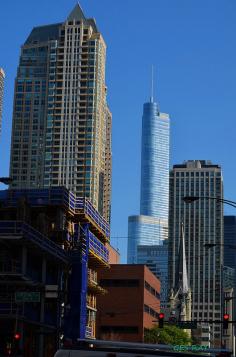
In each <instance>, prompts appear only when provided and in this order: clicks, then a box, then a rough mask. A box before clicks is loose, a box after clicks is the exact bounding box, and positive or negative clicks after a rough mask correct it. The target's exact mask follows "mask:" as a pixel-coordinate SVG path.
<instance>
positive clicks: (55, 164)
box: [10, 4, 111, 221]
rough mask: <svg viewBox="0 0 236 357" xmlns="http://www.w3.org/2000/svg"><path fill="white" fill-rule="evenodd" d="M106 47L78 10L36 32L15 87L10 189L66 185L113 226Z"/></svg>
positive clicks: (26, 47)
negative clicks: (86, 199) (90, 204)
mask: <svg viewBox="0 0 236 357" xmlns="http://www.w3.org/2000/svg"><path fill="white" fill-rule="evenodd" d="M105 59H106V44H105V42H104V40H103V37H102V35H101V33H100V32H99V30H98V28H97V26H96V23H95V21H94V20H93V19H89V18H86V17H85V15H84V14H83V12H82V10H81V8H80V6H79V5H78V4H77V5H76V6H75V8H74V9H73V11H72V12H71V14H70V15H69V16H68V18H67V19H66V21H65V22H64V23H57V24H53V25H48V26H41V27H35V28H34V29H33V30H32V31H31V33H30V35H29V36H28V38H27V40H26V41H25V43H24V45H23V46H22V48H21V55H20V62H19V66H18V70H17V76H16V80H15V96H14V110H13V127H12V144H11V163H10V176H11V177H12V178H13V183H12V188H37V187H38V188H42V187H53V186H65V187H66V188H68V189H70V190H71V191H73V192H74V193H75V194H76V195H78V196H79V197H86V198H88V199H89V200H90V202H91V203H92V204H93V205H94V207H95V208H96V209H97V210H98V211H99V212H100V213H101V214H102V215H103V216H104V217H105V218H106V220H107V221H109V220H110V194H111V113H110V111H109V109H108V106H107V101H106V93H107V89H106V85H105Z"/></svg>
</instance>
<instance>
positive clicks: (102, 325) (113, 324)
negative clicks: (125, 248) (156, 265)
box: [97, 264, 160, 342]
mask: <svg viewBox="0 0 236 357" xmlns="http://www.w3.org/2000/svg"><path fill="white" fill-rule="evenodd" d="M98 282H99V285H100V286H102V287H103V288H104V289H105V290H106V291H107V293H106V294H105V295H100V296H99V297H98V311H99V312H98V321H97V336H98V338H100V339H105V340H113V341H128V342H144V330H145V328H151V327H153V326H154V325H155V320H157V319H158V314H159V312H160V283H159V280H158V278H157V277H156V276H155V275H154V274H153V273H152V272H151V271H150V270H149V269H148V268H147V267H146V266H144V265H140V264H139V265H135V264H132V265H129V264H128V265H127V264H112V265H111V266H110V269H109V270H107V271H100V270H99V273H98Z"/></svg>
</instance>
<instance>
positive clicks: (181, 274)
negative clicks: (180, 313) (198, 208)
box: [177, 222, 189, 294]
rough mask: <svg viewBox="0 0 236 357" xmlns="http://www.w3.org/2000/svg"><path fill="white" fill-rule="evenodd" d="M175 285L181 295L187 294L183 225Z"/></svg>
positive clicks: (182, 226) (182, 227)
mask: <svg viewBox="0 0 236 357" xmlns="http://www.w3.org/2000/svg"><path fill="white" fill-rule="evenodd" d="M177 274H178V279H177V285H178V287H179V289H181V291H182V293H183V294H187V293H188V291H189V283H188V274H187V263H186V254H185V239H184V224H183V222H182V224H181V237H180V243H179V269H178V272H177Z"/></svg>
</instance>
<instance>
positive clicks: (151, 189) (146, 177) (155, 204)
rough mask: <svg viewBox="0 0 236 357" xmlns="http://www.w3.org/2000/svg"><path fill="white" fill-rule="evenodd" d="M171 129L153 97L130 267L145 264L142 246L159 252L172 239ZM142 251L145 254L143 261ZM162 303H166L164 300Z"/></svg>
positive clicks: (145, 122) (146, 109)
mask: <svg viewBox="0 0 236 357" xmlns="http://www.w3.org/2000/svg"><path fill="white" fill-rule="evenodd" d="M169 130H170V121H169V116H168V115H167V114H163V113H160V110H159V107H158V104H157V103H156V102H154V101H153V97H151V98H150V102H148V103H145V104H144V106H143V118H142V152H141V190H140V191H141V192H140V215H136V216H129V218H128V254H127V261H128V263H129V264H135V263H137V262H142V263H143V264H145V261H144V255H143V252H144V251H145V250H144V251H142V252H141V250H139V251H138V246H143V248H144V246H147V250H146V252H147V251H148V252H150V251H151V247H153V249H154V251H156V246H157V245H163V242H164V241H165V240H166V239H167V238H168V207H169ZM149 247H150V249H149ZM138 252H140V253H141V257H140V259H139V256H138ZM147 260H149V258H148V256H147ZM165 262H166V260H165ZM161 263H162V264H164V260H162V261H160V263H159V268H160V264H161ZM166 270H167V265H163V267H162V268H161V271H163V272H164V271H166ZM159 271H160V270H159ZM158 277H159V278H161V277H160V276H159V275H158ZM161 279H162V281H161V296H162V297H163V296H165V292H164V290H165V289H166V284H167V281H166V280H165V281H164V280H163V279H164V275H162V278H161ZM162 289H163V291H162ZM161 303H162V304H165V302H164V301H162V302H161Z"/></svg>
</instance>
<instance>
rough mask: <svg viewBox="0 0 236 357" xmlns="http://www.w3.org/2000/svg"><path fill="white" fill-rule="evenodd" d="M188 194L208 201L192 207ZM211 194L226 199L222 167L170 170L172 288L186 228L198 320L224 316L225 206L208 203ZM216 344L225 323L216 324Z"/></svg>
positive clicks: (192, 165) (203, 164)
mask: <svg viewBox="0 0 236 357" xmlns="http://www.w3.org/2000/svg"><path fill="white" fill-rule="evenodd" d="M185 196H197V197H202V199H199V200H196V201H194V202H193V203H191V204H188V203H185V202H184V201H183V197H185ZM209 196H211V197H219V198H223V178H222V172H221V168H220V166H219V165H213V164H212V163H211V162H210V161H201V160H194V161H187V162H184V163H183V164H182V165H174V166H173V169H172V170H171V172H170V211H169V288H170V289H172V288H174V286H175V285H176V279H177V277H178V259H177V258H178V247H179V242H180V237H181V225H182V224H183V226H184V232H185V245H186V247H185V252H186V262H187V271H188V277H189V285H190V289H191V293H192V320H194V319H195V320H198V321H204V320H205V321H209V320H220V319H221V317H222V309H221V306H222V288H223V287H222V266H223V251H222V246H220V244H222V243H223V205H222V203H220V202H219V201H217V200H210V199H206V197H209ZM204 197H205V199H204ZM207 243H214V244H216V246H215V247H213V248H211V249H206V248H205V247H204V244H207ZM202 343H203V344H204V340H203V339H202ZM211 343H212V346H220V343H221V324H217V323H215V324H212V341H211Z"/></svg>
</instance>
